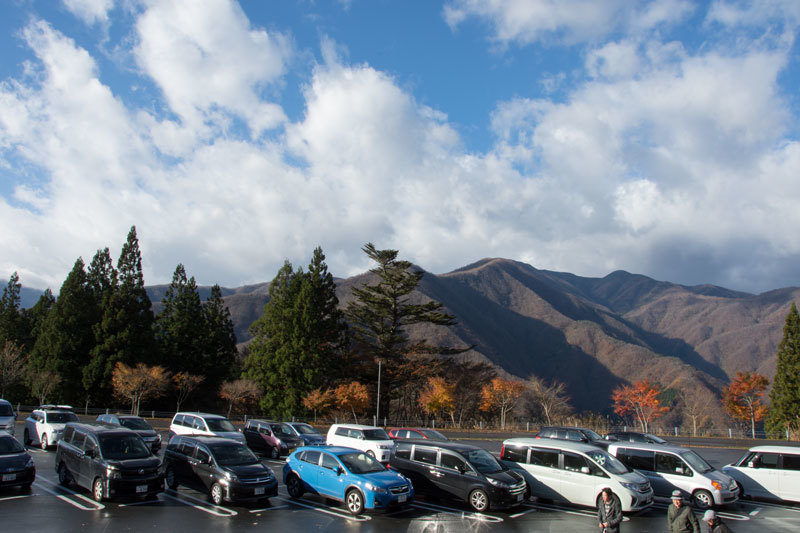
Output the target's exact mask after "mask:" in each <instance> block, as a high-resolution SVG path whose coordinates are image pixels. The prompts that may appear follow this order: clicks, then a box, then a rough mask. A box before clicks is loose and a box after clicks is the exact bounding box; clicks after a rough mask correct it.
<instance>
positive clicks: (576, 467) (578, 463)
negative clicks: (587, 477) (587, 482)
mask: <svg viewBox="0 0 800 533" xmlns="http://www.w3.org/2000/svg"><path fill="white" fill-rule="evenodd" d="M584 466H586V467H588V466H589V465H587V464H586V461H585V460H584V459H583V457H581V456H580V455H574V454H571V453H564V470H567V471H569V472H580V471H581V468H583V467H584Z"/></svg>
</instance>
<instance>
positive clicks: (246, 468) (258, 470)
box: [222, 463, 272, 477]
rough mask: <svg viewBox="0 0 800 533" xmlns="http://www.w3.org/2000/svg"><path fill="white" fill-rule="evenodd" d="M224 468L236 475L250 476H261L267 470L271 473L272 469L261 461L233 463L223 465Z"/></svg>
mask: <svg viewBox="0 0 800 533" xmlns="http://www.w3.org/2000/svg"><path fill="white" fill-rule="evenodd" d="M222 468H224V469H225V470H230V471H231V472H233V473H234V474H236V475H237V476H243V477H250V476H263V475H265V474H267V473H268V472H269V473H270V475H272V470H271V469H270V468H269V467H266V466H264V465H263V464H261V463H253V464H249V465H234V466H223V467H222Z"/></svg>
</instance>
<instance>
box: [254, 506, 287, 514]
mask: <svg viewBox="0 0 800 533" xmlns="http://www.w3.org/2000/svg"><path fill="white" fill-rule="evenodd" d="M288 508H289V506H288V505H276V506H275V507H266V508H264V509H253V510H252V511H250V512H251V513H264V512H267V511H275V510H276V509H288Z"/></svg>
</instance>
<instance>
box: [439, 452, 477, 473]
mask: <svg viewBox="0 0 800 533" xmlns="http://www.w3.org/2000/svg"><path fill="white" fill-rule="evenodd" d="M440 464H441V465H442V467H443V468H450V469H453V470H457V471H459V472H469V471H472V469H471V468H470V467H469V465H468V464H467V463H466V461H464V459H462V458H461V457H459V456H457V455H455V454H452V453H449V452H444V451H443V452H442V458H441V461H440Z"/></svg>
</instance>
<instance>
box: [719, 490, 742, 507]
mask: <svg viewBox="0 0 800 533" xmlns="http://www.w3.org/2000/svg"><path fill="white" fill-rule="evenodd" d="M737 500H739V488H738V487H737V488H736V490H725V491H722V492H719V491H714V503H716V504H717V505H725V504H728V503H734V502H736V501H737Z"/></svg>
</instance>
